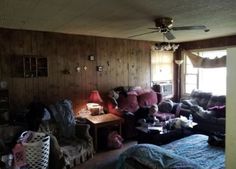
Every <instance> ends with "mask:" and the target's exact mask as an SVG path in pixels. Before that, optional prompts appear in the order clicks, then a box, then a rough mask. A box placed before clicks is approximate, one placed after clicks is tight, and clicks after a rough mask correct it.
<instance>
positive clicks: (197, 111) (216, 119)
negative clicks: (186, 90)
mask: <svg viewBox="0 0 236 169" xmlns="http://www.w3.org/2000/svg"><path fill="white" fill-rule="evenodd" d="M225 103H226V97H225V96H224V95H221V96H217V95H213V94H212V93H208V92H202V91H199V90H194V91H193V92H192V93H191V95H190V97H189V98H188V99H184V100H182V101H181V105H180V112H179V115H183V116H186V117H189V115H190V114H192V116H193V121H194V122H197V123H198V125H197V126H196V127H195V129H196V130H197V131H199V132H204V133H212V132H221V133H225V113H226V112H225Z"/></svg>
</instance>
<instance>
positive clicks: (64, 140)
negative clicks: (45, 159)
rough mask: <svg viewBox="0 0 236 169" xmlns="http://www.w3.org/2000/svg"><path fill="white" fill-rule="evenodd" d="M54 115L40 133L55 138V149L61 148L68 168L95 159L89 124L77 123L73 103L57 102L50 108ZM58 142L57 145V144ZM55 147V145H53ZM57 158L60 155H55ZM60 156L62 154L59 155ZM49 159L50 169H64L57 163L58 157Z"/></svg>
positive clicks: (41, 127) (43, 124) (45, 123)
mask: <svg viewBox="0 0 236 169" xmlns="http://www.w3.org/2000/svg"><path fill="white" fill-rule="evenodd" d="M48 110H49V112H50V114H51V115H52V116H51V118H50V120H48V121H44V122H43V123H42V124H41V125H40V129H39V130H40V131H41V132H45V133H49V134H52V135H53V136H55V138H56V140H55V139H54V147H52V148H53V149H54V150H55V147H59V149H60V150H57V151H56V152H61V153H62V154H63V158H64V161H65V163H66V164H65V165H66V167H67V168H68V167H70V168H72V167H75V166H76V165H78V164H80V163H83V162H84V161H86V160H88V159H90V158H92V157H93V154H94V148H93V139H92V137H91V136H90V134H89V128H90V126H89V124H84V123H80V122H78V121H76V119H75V117H74V112H73V110H72V103H71V101H69V100H63V101H60V102H57V103H56V104H54V105H50V106H49V108H48ZM55 142H56V143H55ZM52 146H53V145H52ZM54 154H55V156H57V155H58V153H54ZM59 154H60V153H59ZM55 156H54V157H51V156H50V158H51V159H49V169H52V168H53V169H60V168H61V169H62V168H63V167H62V166H58V165H57V164H56V163H55V159H57V158H58V157H55Z"/></svg>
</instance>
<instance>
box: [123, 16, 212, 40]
mask: <svg viewBox="0 0 236 169" xmlns="http://www.w3.org/2000/svg"><path fill="white" fill-rule="evenodd" d="M173 22H174V20H173V19H172V18H170V17H161V18H157V19H155V25H156V27H155V28H149V29H152V30H153V31H151V32H145V33H141V34H137V35H132V36H129V37H128V38H133V37H136V36H142V35H146V34H151V33H156V32H161V33H163V36H165V37H166V38H167V39H168V40H173V39H175V36H174V35H173V34H172V33H171V31H183V30H203V31H204V32H209V31H210V29H208V28H207V27H206V26H205V25H197V26H180V27H174V26H173Z"/></svg>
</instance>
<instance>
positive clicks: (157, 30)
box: [128, 30, 159, 38]
mask: <svg viewBox="0 0 236 169" xmlns="http://www.w3.org/2000/svg"><path fill="white" fill-rule="evenodd" d="M155 32H159V31H158V30H156V31H151V32H146V33H141V34H137V35H132V36H129V37H128V38H133V37H136V36H142V35H146V34H151V33H155Z"/></svg>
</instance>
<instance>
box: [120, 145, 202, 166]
mask: <svg viewBox="0 0 236 169" xmlns="http://www.w3.org/2000/svg"><path fill="white" fill-rule="evenodd" d="M128 158H133V159H134V160H136V161H137V162H139V163H141V164H142V165H144V166H147V168H150V169H164V168H171V169H178V168H188V169H201V168H202V167H200V166H199V165H198V164H196V163H194V162H192V161H191V160H189V159H187V158H183V157H181V156H178V155H175V154H173V153H171V152H169V151H167V150H165V149H163V148H161V147H159V146H156V145H152V144H138V145H135V146H133V147H131V148H129V149H127V150H126V151H125V152H123V153H122V154H121V156H120V158H119V162H118V163H117V167H116V168H117V169H124V168H125V167H124V166H125V161H126V159H128Z"/></svg>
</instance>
